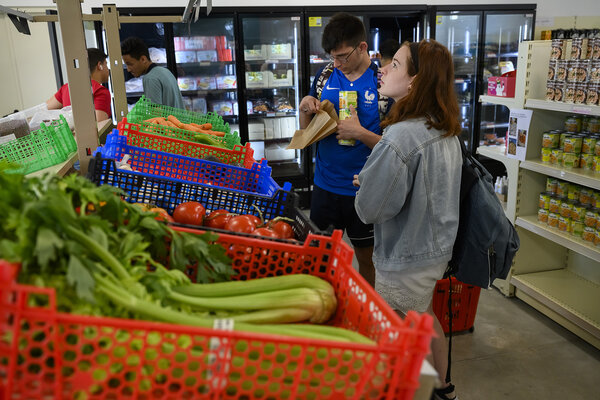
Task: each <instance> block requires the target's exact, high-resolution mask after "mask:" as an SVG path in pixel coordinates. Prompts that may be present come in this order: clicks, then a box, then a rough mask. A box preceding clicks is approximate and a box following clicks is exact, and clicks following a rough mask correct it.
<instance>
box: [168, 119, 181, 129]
mask: <svg viewBox="0 0 600 400" xmlns="http://www.w3.org/2000/svg"><path fill="white" fill-rule="evenodd" d="M166 125H167V126H171V127H173V128H179V126H177V125H175V123H173V122H172V121H171V120H167V123H166Z"/></svg>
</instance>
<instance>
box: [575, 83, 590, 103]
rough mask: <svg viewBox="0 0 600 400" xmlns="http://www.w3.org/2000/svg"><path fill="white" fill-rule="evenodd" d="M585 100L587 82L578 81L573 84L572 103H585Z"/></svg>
mask: <svg viewBox="0 0 600 400" xmlns="http://www.w3.org/2000/svg"><path fill="white" fill-rule="evenodd" d="M586 102H587V83H578V84H576V85H575V100H574V101H573V103H574V104H586Z"/></svg>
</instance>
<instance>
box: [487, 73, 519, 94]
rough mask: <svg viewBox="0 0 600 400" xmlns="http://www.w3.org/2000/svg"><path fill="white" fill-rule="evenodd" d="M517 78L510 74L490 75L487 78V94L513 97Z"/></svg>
mask: <svg viewBox="0 0 600 400" xmlns="http://www.w3.org/2000/svg"><path fill="white" fill-rule="evenodd" d="M516 80H517V78H514V77H510V76H490V77H489V78H488V90H487V94H488V96H497V97H515V82H516Z"/></svg>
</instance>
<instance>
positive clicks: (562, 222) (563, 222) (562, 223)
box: [558, 216, 571, 232]
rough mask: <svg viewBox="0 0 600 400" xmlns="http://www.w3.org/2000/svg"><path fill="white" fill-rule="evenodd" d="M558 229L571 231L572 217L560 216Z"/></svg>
mask: <svg viewBox="0 0 600 400" xmlns="http://www.w3.org/2000/svg"><path fill="white" fill-rule="evenodd" d="M558 230H559V231H561V232H570V231H571V218H569V217H562V216H560V217H558Z"/></svg>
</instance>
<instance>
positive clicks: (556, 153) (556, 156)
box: [550, 149, 563, 165]
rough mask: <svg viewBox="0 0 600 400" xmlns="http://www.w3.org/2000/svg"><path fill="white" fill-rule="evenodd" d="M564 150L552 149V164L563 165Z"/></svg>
mask: <svg viewBox="0 0 600 400" xmlns="http://www.w3.org/2000/svg"><path fill="white" fill-rule="evenodd" d="M562 160H563V151H562V150H561V149H552V151H551V152H550V164H553V165H562Z"/></svg>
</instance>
